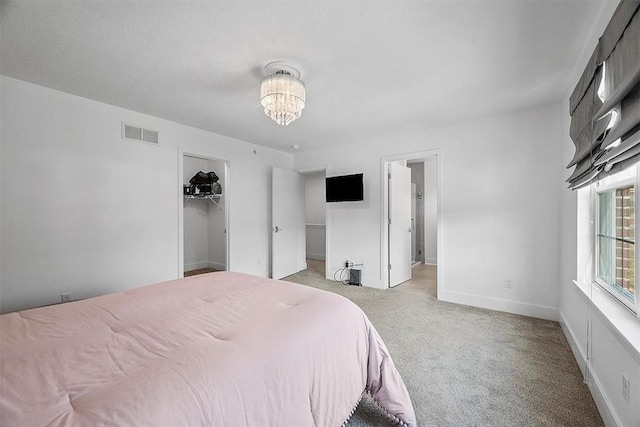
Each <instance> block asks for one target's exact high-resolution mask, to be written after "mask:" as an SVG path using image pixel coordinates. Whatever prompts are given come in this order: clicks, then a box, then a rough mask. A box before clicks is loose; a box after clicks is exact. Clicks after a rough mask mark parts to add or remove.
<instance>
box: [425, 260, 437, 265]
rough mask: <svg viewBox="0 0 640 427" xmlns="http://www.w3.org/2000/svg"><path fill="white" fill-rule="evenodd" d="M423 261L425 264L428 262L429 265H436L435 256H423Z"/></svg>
mask: <svg viewBox="0 0 640 427" xmlns="http://www.w3.org/2000/svg"><path fill="white" fill-rule="evenodd" d="M424 263H425V264H429V265H438V259H437V258H425V259H424Z"/></svg>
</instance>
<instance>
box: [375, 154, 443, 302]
mask: <svg viewBox="0 0 640 427" xmlns="http://www.w3.org/2000/svg"><path fill="white" fill-rule="evenodd" d="M439 154H440V151H439V150H429V151H423V152H417V153H408V154H403V155H397V156H389V157H385V158H382V164H381V167H382V175H383V186H382V188H383V202H382V242H383V245H382V261H383V262H382V266H383V272H382V276H383V277H384V278H385V279H386V281H387V286H388V287H393V286H397V285H400V284H403V283H411V285H407V286H417V285H419V286H420V287H421V288H424V290H425V291H426V292H427V294H429V295H431V296H434V297H437V294H438V289H439V288H440V287H441V276H442V274H441V272H438V264H439V262H438V260H439V259H440V258H441V251H440V250H439V248H440V247H441V232H440V230H441V215H439V212H440V206H441V204H440V202H439V200H440V193H441V192H440V191H439V189H440V185H441V179H440V167H439V165H440V156H439ZM394 218H395V221H394ZM384 267H386V271H385V269H384Z"/></svg>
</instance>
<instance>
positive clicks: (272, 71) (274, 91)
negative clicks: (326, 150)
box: [260, 62, 305, 126]
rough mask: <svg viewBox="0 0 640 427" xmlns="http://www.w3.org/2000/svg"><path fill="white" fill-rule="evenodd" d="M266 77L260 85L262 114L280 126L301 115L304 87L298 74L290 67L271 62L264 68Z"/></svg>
mask: <svg viewBox="0 0 640 427" xmlns="http://www.w3.org/2000/svg"><path fill="white" fill-rule="evenodd" d="M265 71H266V72H267V74H268V75H267V76H266V77H265V78H264V79H262V82H261V83H260V103H261V104H262V106H263V107H264V113H265V114H266V115H267V116H269V117H271V120H273V121H274V122H276V123H278V124H279V125H282V126H287V125H288V124H289V123H291V122H292V121H294V120H295V119H297V118H299V117H300V116H301V115H302V110H303V109H304V103H305V86H304V83H303V82H302V80H300V78H299V77H300V72H299V71H298V70H297V69H296V68H294V67H292V66H291V65H288V64H285V63H282V62H272V63H270V64H267V65H266V66H265Z"/></svg>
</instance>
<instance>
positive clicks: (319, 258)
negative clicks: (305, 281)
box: [307, 252, 326, 261]
mask: <svg viewBox="0 0 640 427" xmlns="http://www.w3.org/2000/svg"><path fill="white" fill-rule="evenodd" d="M307 259H314V260H316V261H324V260H325V259H326V256H325V254H312V253H310V252H307Z"/></svg>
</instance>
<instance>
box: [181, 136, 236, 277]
mask: <svg viewBox="0 0 640 427" xmlns="http://www.w3.org/2000/svg"><path fill="white" fill-rule="evenodd" d="M184 156H190V157H198V158H201V159H206V160H215V161H218V162H222V163H224V182H225V186H226V187H227V189H226V190H225V191H224V193H225V202H224V227H225V230H226V233H225V239H226V254H225V264H226V265H225V266H224V267H225V270H227V271H230V270H231V264H230V259H231V257H230V254H231V239H230V237H229V236H231V227H230V223H229V212H231V210H230V209H231V208H230V206H231V200H230V197H229V194H230V193H231V191H228V190H229V189H230V188H231V180H230V169H231V163H230V162H229V161H228V160H225V159H220V158H217V157H215V155H214V154H212V153H209V152H206V151H203V150H191V149H189V150H187V151H185V150H183V149H182V147H180V146H178V176H177V178H178V195H177V196H178V277H184V271H185V270H184V269H185V265H184V195H183V193H182V186H183V184H184V177H183V175H184V164H183V163H184ZM220 265H221V264H220ZM202 268H204V267H202Z"/></svg>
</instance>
